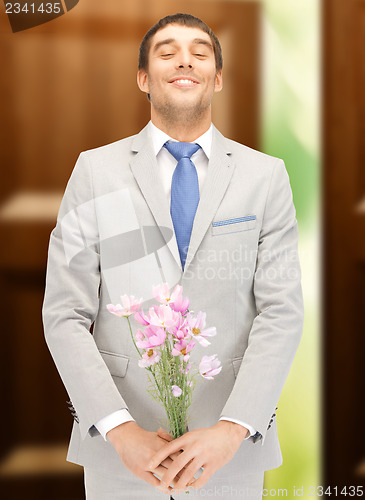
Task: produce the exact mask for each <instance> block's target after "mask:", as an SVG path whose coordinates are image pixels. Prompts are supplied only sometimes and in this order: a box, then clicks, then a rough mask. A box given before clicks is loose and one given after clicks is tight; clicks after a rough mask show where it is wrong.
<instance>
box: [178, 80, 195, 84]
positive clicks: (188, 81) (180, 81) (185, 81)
mask: <svg viewBox="0 0 365 500" xmlns="http://www.w3.org/2000/svg"><path fill="white" fill-rule="evenodd" d="M175 82H176V83H182V84H189V83H194V82H193V81H192V80H175Z"/></svg>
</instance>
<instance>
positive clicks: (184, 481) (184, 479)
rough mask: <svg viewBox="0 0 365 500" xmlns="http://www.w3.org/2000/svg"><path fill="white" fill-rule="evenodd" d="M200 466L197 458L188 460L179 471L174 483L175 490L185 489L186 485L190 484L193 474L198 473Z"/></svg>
mask: <svg viewBox="0 0 365 500" xmlns="http://www.w3.org/2000/svg"><path fill="white" fill-rule="evenodd" d="M201 466H202V462H201V461H199V460H198V459H197V458H195V459H194V460H192V461H191V462H189V464H187V465H186V467H185V469H183V471H181V474H180V478H179V480H178V481H177V482H176V481H175V482H176V484H175V488H176V489H177V490H185V489H186V488H187V487H188V486H190V485H191V484H192V483H193V482H194V481H196V479H195V474H197V473H198V471H199V470H200V468H201Z"/></svg>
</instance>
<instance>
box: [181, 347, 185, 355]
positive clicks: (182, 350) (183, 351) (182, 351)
mask: <svg viewBox="0 0 365 500" xmlns="http://www.w3.org/2000/svg"><path fill="white" fill-rule="evenodd" d="M181 354H183V355H184V356H185V354H186V349H185V348H184V349H181Z"/></svg>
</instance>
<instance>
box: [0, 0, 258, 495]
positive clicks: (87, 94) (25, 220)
mask: <svg viewBox="0 0 365 500" xmlns="http://www.w3.org/2000/svg"><path fill="white" fill-rule="evenodd" d="M175 12H189V13H191V14H194V15H197V16H199V17H201V18H202V19H204V20H205V21H206V22H207V23H208V24H209V25H210V26H211V27H212V28H213V30H214V31H215V32H216V34H217V35H218V37H219V38H220V40H221V43H222V47H223V52H224V74H225V78H226V83H225V89H224V91H223V92H222V93H221V94H219V95H217V96H215V99H214V103H213V121H214V123H215V125H216V126H217V127H218V128H219V129H220V130H221V131H222V132H223V133H224V134H226V135H228V136H230V137H231V138H233V139H235V140H237V141H240V142H243V143H245V144H247V145H249V146H251V147H258V143H259V116H260V110H259V92H260V81H259V77H260V75H259V68H260V43H259V40H260V19H259V16H260V4H259V2H256V1H253V2H242V3H241V2H235V1H213V0H212V1H209V0H206V1H204V0H194V1H193V0H190V1H188V0H187V1H177V0H176V1H172V0H169V1H167V0H159V1H150V0H134V1H133V2H128V1H122V0H108V2H100V1H99V0H87V1H83V2H79V4H78V5H76V6H75V7H74V8H73V9H72V10H71V11H70V12H68V13H67V14H65V15H63V16H61V17H59V18H57V19H54V20H53V21H50V22H48V23H45V24H42V25H40V26H37V27H34V28H31V29H29V30H25V31H20V32H18V33H13V32H12V31H11V28H10V24H9V22H8V19H7V18H6V16H5V14H4V15H3V13H1V16H0V57H1V61H2V63H1V67H2V71H1V85H2V87H1V88H2V92H1V93H0V100H1V109H2V120H1V130H0V155H1V160H2V165H3V166H4V175H3V176H2V182H1V183H0V201H1V205H0V231H1V235H2V242H3V243H2V245H0V293H1V297H0V303H1V304H2V308H3V314H2V318H3V323H2V326H3V332H2V333H3V337H4V340H3V344H2V345H3V348H4V352H6V356H4V359H3V362H2V363H1V364H0V372H1V378H2V379H3V380H4V379H5V380H6V387H7V391H6V393H5V394H3V395H2V407H3V408H6V411H3V412H1V418H2V419H4V423H3V429H4V428H5V427H6V429H7V430H8V432H7V433H6V436H5V437H4V438H3V447H2V450H3V452H7V451H9V450H10V449H11V447H12V446H13V445H14V444H16V445H17V446H18V447H19V448H20V449H21V448H22V446H24V444H29V445H32V446H33V445H35V446H40V445H47V444H49V443H56V442H60V443H64V446H65V450H66V443H67V441H68V439H69V434H70V429H71V426H72V422H73V420H72V417H71V415H70V413H69V410H68V408H67V404H66V400H67V399H68V397H67V393H66V391H65V389H64V388H63V385H62V383H61V380H60V378H59V375H58V373H57V371H56V368H55V366H54V364H53V361H52V359H51V356H50V354H49V352H48V350H47V347H46V345H45V342H44V338H43V330H42V322H41V306H42V299H43V292H44V278H45V265H46V257H47V247H48V240H49V234H50V232H51V230H52V228H53V227H54V226H55V223H56V214H57V210H58V206H59V202H60V197H61V195H62V193H63V191H64V189H65V186H66V182H67V180H68V178H69V176H70V173H71V171H72V169H73V166H74V164H75V161H76V159H77V156H78V154H79V153H80V152H81V151H83V150H86V149H89V148H94V147H97V146H101V145H103V144H107V143H109V142H112V141H116V140H118V139H120V138H122V137H125V136H128V135H131V134H135V133H137V132H138V131H139V130H140V129H141V128H142V127H143V126H144V125H145V124H146V123H147V121H148V120H149V104H148V101H147V99H146V96H145V95H144V94H142V93H141V92H140V91H139V90H138V87H137V85H136V71H137V59H138V47H139V43H140V41H141V39H142V37H143V35H144V34H145V32H146V31H147V30H148V29H149V27H150V26H152V25H153V24H154V23H155V22H156V21H157V20H158V19H159V18H161V17H163V16H165V15H167V14H171V13H175ZM8 438H9V439H8ZM14 467H15V471H14V470H13V469H11V470H13V473H14V474H15V476H14V477H15V478H17V477H18V476H17V474H18V473H19V471H18V470H17V469H16V467H17V466H16V465H15V466H14ZM5 470H9V469H5ZM1 471H2V468H1V466H0V481H1V484H2V488H1V490H2V492H3V493H4V492H5V493H6V491H8V490H7V489H6V488H9V491H11V493H12V498H16V496H15V494H14V492H15V489H14V488H15V483H14V481H12V480H11V479H9V478H8V479H6V480H5V479H4V476H3V475H2V473H1ZM60 474H61V475H60V476H58V477H61V478H63V477H65V481H66V482H65V483H62V481H61V483H62V484H64V485H66V487H67V485H68V484H69V485H71V483H72V478H71V477H70V476H68V475H67V474H66V473H65V474H64V472H63V469H61V472H60ZM6 477H7V476H6ZM67 481H68V482H67ZM59 483H60V481H58V483H57V482H54V483H53V484H55V485H57V484H59ZM16 484H17V487H18V486H19V485H21V484H22V485H23V486H24V488H25V490H26V491H27V495H28V496H27V498H33V497H30V496H29V495H34V498H37V500H40V499H42V498H47V499H48V498H50V497H49V496H47V494H46V493H45V492H46V491H49V490H47V488H46V486H45V485H46V484H48V483H46V482H45V480H44V473H43V472H42V471H41V470H40V471H39V481H38V482H37V483H32V487H30V486H29V483H28V482H27V481H25V482H24V483H19V482H17V483H16ZM23 486H22V487H23ZM19 488H20V486H19ZM54 490H55V491H54V492H53V495H54V496H52V499H56V498H58V496H57V491H56V490H59V497H60V498H61V497H62V495H63V493H62V489H61V488H58V486H57V487H55V488H54ZM43 492H44V493H43ZM9 495H10V493H9ZM19 495H21V493H20V490H19ZM62 498H65V496H63V497H62ZM75 498H76V497H75ZM81 498H82V496H81Z"/></svg>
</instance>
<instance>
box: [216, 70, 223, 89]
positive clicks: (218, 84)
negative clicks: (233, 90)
mask: <svg viewBox="0 0 365 500" xmlns="http://www.w3.org/2000/svg"><path fill="white" fill-rule="evenodd" d="M222 88H223V76H222V70H220V71H218V72H217V73H216V75H215V85H214V92H220V91H221V90H222Z"/></svg>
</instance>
